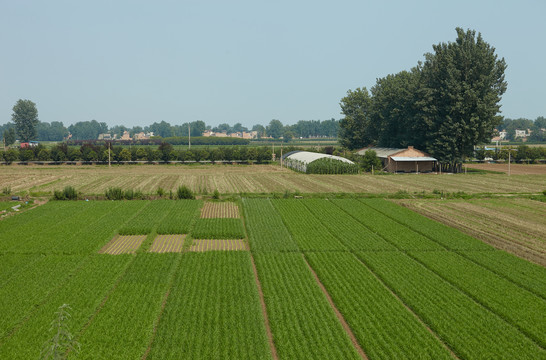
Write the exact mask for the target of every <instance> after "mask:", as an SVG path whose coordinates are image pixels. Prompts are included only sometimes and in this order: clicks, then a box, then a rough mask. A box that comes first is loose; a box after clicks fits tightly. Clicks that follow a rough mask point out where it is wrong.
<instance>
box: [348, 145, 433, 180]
mask: <svg viewBox="0 0 546 360" xmlns="http://www.w3.org/2000/svg"><path fill="white" fill-rule="evenodd" d="M368 150H373V151H375V153H376V154H377V157H378V158H379V159H381V162H382V163H383V170H385V171H388V172H394V173H399V172H406V173H419V172H431V171H434V169H435V167H436V163H437V162H438V160H436V159H435V158H433V157H431V156H430V155H428V154H427V153H425V152H423V151H421V150H417V149H415V148H414V147H413V146H408V148H407V149H397V148H382V147H368V148H364V149H362V150H359V151H358V154H359V155H364V154H365V153H366V151H368Z"/></svg>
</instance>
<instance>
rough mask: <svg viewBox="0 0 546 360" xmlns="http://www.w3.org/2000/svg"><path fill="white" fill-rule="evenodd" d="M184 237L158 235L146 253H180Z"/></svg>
mask: <svg viewBox="0 0 546 360" xmlns="http://www.w3.org/2000/svg"><path fill="white" fill-rule="evenodd" d="M185 238H186V235H175V234H173V235H158V236H157V237H156V238H155V239H154V242H153V244H152V247H150V250H148V252H153V253H168V252H177V253H179V252H182V245H184V239H185Z"/></svg>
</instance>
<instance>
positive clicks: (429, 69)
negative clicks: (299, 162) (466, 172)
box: [340, 28, 507, 165]
mask: <svg viewBox="0 0 546 360" xmlns="http://www.w3.org/2000/svg"><path fill="white" fill-rule="evenodd" d="M456 32H457V38H456V40H455V42H448V43H440V44H437V45H433V50H434V53H429V54H426V55H425V61H424V63H419V64H418V65H417V66H416V67H414V68H413V69H411V71H402V72H400V73H398V74H394V75H389V76H387V77H385V78H382V79H378V80H377V83H376V85H375V86H374V87H373V88H372V90H371V97H369V96H368V93H367V91H366V89H363V90H361V89H357V90H355V91H351V90H349V92H348V93H347V96H346V97H344V98H343V99H342V100H341V104H340V105H341V110H342V113H343V114H344V115H345V118H344V119H342V121H341V124H340V126H341V129H340V137H341V143H342V144H343V145H345V146H347V147H349V148H351V149H355V148H358V147H363V146H366V145H373V144H377V145H381V146H389V147H405V146H407V145H413V146H415V147H417V148H419V149H421V150H424V151H426V152H428V153H430V154H431V155H433V156H435V157H436V158H438V159H439V160H440V161H442V162H445V163H449V164H452V165H453V164H456V163H459V162H460V161H462V159H463V158H464V157H465V156H471V155H472V153H473V150H474V145H477V144H479V143H484V142H489V141H490V138H491V136H492V133H493V130H494V128H495V127H496V126H497V125H499V123H500V122H501V120H502V117H501V116H500V115H499V113H500V104H499V102H500V100H501V97H502V95H503V94H504V92H505V91H506V86H507V84H506V81H505V80H504V71H505V69H506V63H505V61H504V59H498V57H497V55H496V54H495V48H493V47H491V46H490V45H489V44H488V43H487V42H485V41H484V40H483V38H482V36H481V34H479V33H478V35H477V36H476V32H475V31H474V30H467V31H464V30H463V29H461V28H457V29H456Z"/></svg>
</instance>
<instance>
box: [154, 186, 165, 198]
mask: <svg viewBox="0 0 546 360" xmlns="http://www.w3.org/2000/svg"><path fill="white" fill-rule="evenodd" d="M156 193H157V196H159V197H161V198H162V197H163V196H165V190H163V188H161V187H158V188H157V190H156Z"/></svg>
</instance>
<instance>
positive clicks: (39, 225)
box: [0, 202, 97, 252]
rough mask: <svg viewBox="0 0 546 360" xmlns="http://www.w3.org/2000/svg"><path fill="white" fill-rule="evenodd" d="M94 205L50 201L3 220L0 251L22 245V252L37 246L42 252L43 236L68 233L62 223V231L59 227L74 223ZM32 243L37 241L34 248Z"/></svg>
mask: <svg viewBox="0 0 546 360" xmlns="http://www.w3.org/2000/svg"><path fill="white" fill-rule="evenodd" d="M87 205H89V206H87ZM95 206H97V205H96V204H90V203H85V205H83V204H82V203H75V202H74V203H72V202H70V203H68V202H67V204H63V203H61V204H60V203H58V202H51V203H49V204H45V205H43V206H40V207H38V208H36V209H32V210H30V211H26V212H24V213H22V214H17V215H16V216H12V217H10V218H8V219H5V220H2V224H1V226H0V229H2V230H1V232H0V234H1V239H2V241H1V242H0V251H1V252H6V251H10V252H12V251H14V250H16V249H23V252H31V251H36V249H37V250H38V251H39V252H41V250H42V246H41V245H42V241H43V240H44V239H48V238H52V237H55V236H66V231H67V229H66V228H65V227H63V230H62V231H61V230H60V229H59V227H60V226H61V225H63V224H65V225H66V224H71V223H72V221H74V219H78V216H79V214H80V213H86V212H88V211H90V209H92V208H93V207H95ZM31 244H34V248H33V247H32V246H31Z"/></svg>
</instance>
